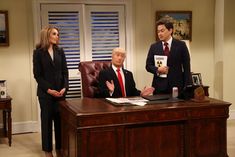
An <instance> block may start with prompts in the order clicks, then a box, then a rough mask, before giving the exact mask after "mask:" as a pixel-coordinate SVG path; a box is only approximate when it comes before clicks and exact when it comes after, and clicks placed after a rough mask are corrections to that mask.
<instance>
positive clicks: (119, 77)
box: [117, 68, 126, 97]
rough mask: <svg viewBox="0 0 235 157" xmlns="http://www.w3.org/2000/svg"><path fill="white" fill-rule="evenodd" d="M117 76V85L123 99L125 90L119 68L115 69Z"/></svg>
mask: <svg viewBox="0 0 235 157" xmlns="http://www.w3.org/2000/svg"><path fill="white" fill-rule="evenodd" d="M117 74H118V81H119V84H120V87H121V91H122V96H123V97H125V96H126V94H125V89H124V85H123V80H122V75H121V73H120V69H119V68H118V69H117Z"/></svg>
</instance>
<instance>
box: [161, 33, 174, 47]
mask: <svg viewBox="0 0 235 157" xmlns="http://www.w3.org/2000/svg"><path fill="white" fill-rule="evenodd" d="M172 40H173V38H172V36H171V37H170V39H169V40H168V41H166V42H167V43H168V47H169V48H170V47H171V43H172ZM164 43H165V42H164V41H162V45H164Z"/></svg>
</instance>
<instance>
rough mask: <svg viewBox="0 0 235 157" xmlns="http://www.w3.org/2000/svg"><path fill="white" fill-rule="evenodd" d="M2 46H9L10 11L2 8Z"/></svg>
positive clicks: (0, 13) (0, 21)
mask: <svg viewBox="0 0 235 157" xmlns="http://www.w3.org/2000/svg"><path fill="white" fill-rule="evenodd" d="M0 46H9V28H8V11H5V10H0Z"/></svg>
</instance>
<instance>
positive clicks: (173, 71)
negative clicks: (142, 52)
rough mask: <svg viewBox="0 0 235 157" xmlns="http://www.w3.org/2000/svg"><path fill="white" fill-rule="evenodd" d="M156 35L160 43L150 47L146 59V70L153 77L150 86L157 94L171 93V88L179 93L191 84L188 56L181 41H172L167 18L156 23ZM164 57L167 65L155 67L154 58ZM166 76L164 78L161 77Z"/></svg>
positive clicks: (170, 28)
mask: <svg viewBox="0 0 235 157" xmlns="http://www.w3.org/2000/svg"><path fill="white" fill-rule="evenodd" d="M157 34H158V37H159V39H160V41H158V42H156V43H154V44H152V45H151V47H150V49H149V52H148V56H147V59H146V67H145V68H146V70H147V71H148V72H150V73H152V74H153V75H154V77H153V81H152V86H153V87H154V88H155V92H154V93H155V94H157V93H162V94H165V93H171V92H172V88H173V87H178V90H179V92H180V91H182V89H183V88H184V87H186V86H187V85H191V84H192V77H191V70H190V69H191V68H190V55H189V52H188V49H187V46H186V44H185V43H184V42H183V41H180V40H177V39H174V38H173V37H172V34H173V23H172V22H171V20H170V19H169V18H167V17H163V18H162V19H160V20H159V21H157ZM155 55H156V56H157V55H158V56H164V55H165V56H166V55H167V65H166V66H160V67H157V66H156V65H155V60H154V56H155ZM162 74H166V77H162Z"/></svg>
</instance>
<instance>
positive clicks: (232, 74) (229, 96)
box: [223, 0, 235, 117]
mask: <svg viewBox="0 0 235 157" xmlns="http://www.w3.org/2000/svg"><path fill="white" fill-rule="evenodd" d="M224 2H225V3H224V6H225V9H224V53H223V54H224V56H223V58H224V59H223V64H224V66H223V71H224V80H223V95H224V100H226V101H229V102H232V103H233V104H235V96H234V95H235V94H234V90H235V83H234V80H235V29H234V26H235V21H234V8H235V1H233V0H224ZM230 110H233V111H234V112H235V105H232V106H231V107H230ZM234 117H235V116H234Z"/></svg>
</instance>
